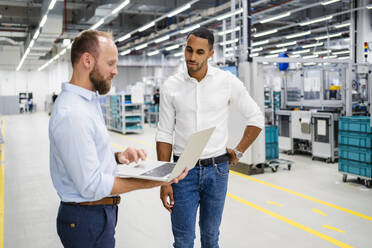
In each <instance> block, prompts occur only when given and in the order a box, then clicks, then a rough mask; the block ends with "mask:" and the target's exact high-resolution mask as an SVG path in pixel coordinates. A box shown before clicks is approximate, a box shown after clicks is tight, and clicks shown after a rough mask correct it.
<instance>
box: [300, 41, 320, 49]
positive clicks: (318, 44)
mask: <svg viewBox="0 0 372 248" xmlns="http://www.w3.org/2000/svg"><path fill="white" fill-rule="evenodd" d="M323 44H324V43H323V42H318V43H314V44H309V45H304V46H302V48H310V47H317V46H323Z"/></svg>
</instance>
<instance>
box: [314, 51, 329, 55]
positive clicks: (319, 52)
mask: <svg viewBox="0 0 372 248" xmlns="http://www.w3.org/2000/svg"><path fill="white" fill-rule="evenodd" d="M330 52H331V50H325V51H318V52H314V54H326V53H330Z"/></svg>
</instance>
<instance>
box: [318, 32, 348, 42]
mask: <svg viewBox="0 0 372 248" xmlns="http://www.w3.org/2000/svg"><path fill="white" fill-rule="evenodd" d="M341 35H342V33H336V34H330V35H325V36H319V37H316V38H315V39H316V40H325V39H328V38H334V37H338V36H341Z"/></svg>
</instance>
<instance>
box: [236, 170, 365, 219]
mask: <svg viewBox="0 0 372 248" xmlns="http://www.w3.org/2000/svg"><path fill="white" fill-rule="evenodd" d="M230 173H231V174H234V175H237V176H240V177H243V178H246V179H249V180H251V181H254V182H257V183H261V184H264V185H266V186H269V187H272V188H275V189H279V190H282V191H284V192H287V193H289V194H292V195H296V196H299V197H302V198H305V199H308V200H310V201H314V202H317V203H320V204H323V205H325V206H328V207H331V208H335V209H337V210H340V211H343V212H345V213H348V214H352V215H355V216H358V217H360V218H363V219H366V220H370V221H372V217H371V216H368V215H365V214H361V213H358V212H355V211H353V210H350V209H347V208H343V207H340V206H337V205H335V204H332V203H328V202H325V201H322V200H319V199H316V198H314V197H311V196H308V195H304V194H301V193H297V192H295V191H293V190H290V189H286V188H284V187H281V186H277V185H274V184H271V183H267V182H264V181H261V180H259V179H257V178H254V177H250V176H247V175H244V174H242V173H239V172H235V171H231V170H230Z"/></svg>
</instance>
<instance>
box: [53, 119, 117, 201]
mask: <svg viewBox="0 0 372 248" xmlns="http://www.w3.org/2000/svg"><path fill="white" fill-rule="evenodd" d="M95 132H96V130H95V128H94V125H93V124H92V120H89V118H87V117H86V115H83V114H78V113H72V114H69V115H65V116H64V117H63V118H61V119H60V120H59V123H56V126H55V129H54V132H53V142H54V146H55V149H56V150H57V151H58V159H59V160H60V162H61V163H60V164H61V165H63V167H62V166H61V168H58V169H60V170H65V172H66V174H68V175H69V178H70V179H71V180H72V183H73V184H74V185H75V188H76V190H77V191H78V192H79V193H80V195H81V196H82V197H84V198H86V199H89V200H99V199H102V198H104V197H107V196H109V195H110V193H111V191H112V187H113V184H114V177H113V176H112V175H109V174H104V173H103V172H102V171H101V170H100V166H101V165H100V162H99V159H98V156H97V149H96V145H95V140H94V134H95Z"/></svg>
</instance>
